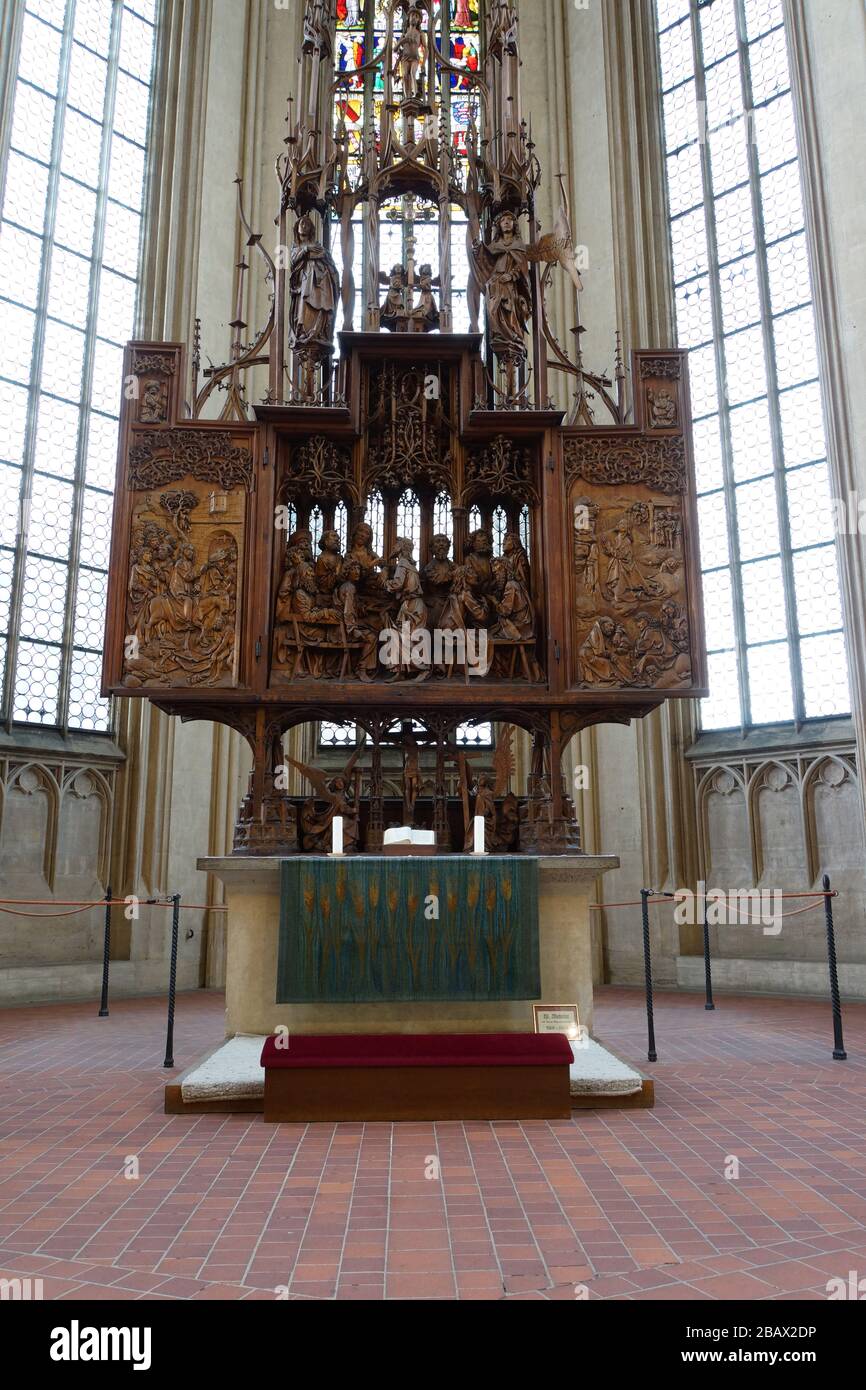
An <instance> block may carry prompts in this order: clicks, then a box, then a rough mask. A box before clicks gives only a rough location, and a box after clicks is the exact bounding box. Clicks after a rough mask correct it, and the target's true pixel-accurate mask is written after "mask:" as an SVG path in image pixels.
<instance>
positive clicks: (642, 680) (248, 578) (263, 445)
mask: <svg viewBox="0 0 866 1390" xmlns="http://www.w3.org/2000/svg"><path fill="white" fill-rule="evenodd" d="M436 13H437V14H438V10H437V12H436ZM485 19H486V34H487V46H486V59H485V62H484V64H483V66H482V68H481V70H480V71H479V72H477V73H472V74H469V75H467V73H466V71H465V69H460V79H461V81H465V82H466V83H467V84H468V87H469V89H470V97H469V99H470V104H471V109H472V112H473V116H472V120H471V122H470V127H469V131H468V134H467V139H466V152H465V159H464V160H463V162H462V163H459V162H458V161H455V159H454V156H453V146H452V144H451V143H450V141H449V140H448V137H447V130H446V128H445V127H446V122H445V119H444V116H443V114H442V112H441V110H440V107H439V100H438V93H439V91H440V89H441V85H442V84H443V83H444V82H447V81H450V80H451V78H452V76H453V74H454V72H455V71H456V69H452V68H451V66H450V64H449V62H448V61H447V60H446V59H445V58H443V57H442V51H448V50H447V49H442V48H441V45H439V46H437V45H436V44H434V43H430V42H428V36H429V34H430V31H431V27H433V26H435V25H437V24H439V23H440V22H441V21H440V20H439V19H437V18H436V16H435V15H434V12H433V7H432V4H431V0H423V3H422V0H419V3H417V4H410V3H407V2H406V0H394V3H393V4H392V5H391V7H390V11H389V15H388V24H387V32H386V34H385V36H384V39H383V45H382V47H381V48H380V50H379V51H378V52H377V55H376V56H375V57H374V58H373V59H372V60H371V64H370V65H366V66H367V67H369V66H371V65H372V67H374V68H375V67H376V66H377V65H378V66H379V68H380V69H381V79H382V87H383V89H384V101H383V103H382V113H381V126H380V128H379V129H378V130H375V131H374V130H373V129H372V128H371V129H370V130H369V132H368V138H367V139H366V140H365V142H364V144H363V156H362V158H361V160H360V162H357V163H356V164H355V166H353V165H352V162H351V161H350V159H349V142H348V135H347V133H346V130H345V128H344V126H343V123H342V121H341V120H338V121H337V125H336V130H335V133H334V134H333V135H332V134H331V133H330V131H329V126H330V118H329V114H328V113H330V112H331V111H332V110H333V109H334V103H335V99H336V102H337V109H338V111H339V109H340V105H339V102H340V93H341V84H342V83H344V82H345V83H348V82H349V81H350V80H351V76H352V74H348V75H347V74H340V75H338V76H337V77H336V78H334V77H333V75H332V74H333V58H332V54H333V47H334V39H335V30H334V26H335V22H336V14H335V11H334V7H333V5H332V4H331V3H330V0H310V3H308V4H307V9H306V17H305V30H304V32H305V41H304V47H303V52H302V54H301V57H300V83H299V88H298V96H297V100H296V102H295V103H294V108H295V110H296V111H298V113H299V114H298V116H297V118H295V117H294V116H293V115H292V112H291V107H290V118H289V135H288V138H287V140H286V153H285V155H284V156H282V157H281V159H280V160H279V161H278V164H277V172H278V176H279V181H280V192H281V196H280V203H279V214H278V218H277V226H278V241H279V246H280V247H284V248H288V249H287V251H286V254H285V255H281V254H279V248H278V252H277V254H275V255H274V256H272V255H271V254H270V252H269V250H268V249H267V246H266V243H265V241H264V239H263V238H262V236H261V235H260V234H256V233H253V232H252V230H251V228H250V227H249V225H248V223H247V221H246V218H245V215H244V212H243V208H242V207H241V209H240V218H241V223H242V226H243V227H244V229H245V232H246V234H247V255H246V257H245V258H242V260H241V262H240V264H239V265H238V267H237V270H236V294H235V305H234V321H233V323H232V334H233V336H232V342H231V348H230V353H229V358H228V360H227V361H226V363H225V364H224V365H222V366H219V367H213V366H210V367H208V368H207V369H206V370H205V371H202V367H201V360H200V358H201V353H200V348H199V339H200V334H199V329H198V325H197V326H196V335H195V341H194V344H193V351H192V354H191V356H190V366H189V369H188V366H187V354H186V351H185V348H184V347H183V345H181V344H176V343H143V342H135V343H131V344H130V345H129V347H128V349H127V354H126V362H125V374H126V379H127V382H128V383H129V382H131V383H132V384H133V389H131V390H130V389H127V391H126V392H125V397H126V399H125V403H124V409H123V416H122V422H121V442H120V453H119V461H118V475H117V499H116V508H115V516H114V530H113V540H112V560H111V579H110V585H109V604H108V619H107V632H106V646H105V663H104V692H105V693H111V694H114V695H122V696H126V697H129V696H136V697H137V696H143V697H145V698H147V699H150V700H152V701H153V702H154V703H155V704H157V705H158V706H159V707H160V708H161V709H163V710H165V711H167V712H169V713H171V714H176V715H179V716H180V717H181V718H182V719H210V720H216V721H219V722H222V723H225V724H227V725H229V726H231V727H233V728H235V729H237V730H238V731H239V732H240V733H242V734H243V735H244V736H245V738H246V739H247V740H248V742H249V744H250V747H251V749H252V752H253V760H254V761H253V770H252V773H251V778H250V786H249V791H248V794H247V796H246V798H245V800H244V803H243V805H242V807H241V811H240V816H239V820H238V825H237V830H236V838H235V848H236V851H237V852H239V853H293V852H296V851H297V852H306V851H316V850H319V851H321V850H323V849H328V848H329V847H330V827H331V822H332V820H333V817H334V816H335V815H342V816H343V821H344V835H345V844H346V849H347V850H349V851H363V850H374V851H375V850H379V849H380V848H381V846H382V837H383V831H384V829H385V825H386V815H387V812H386V798H385V792H384V786H383V771H382V758H383V754H384V753H385V752H386V751H387V750H388V749H393V748H394V747H395V746H397V747H398V748H399V749H401V750H402V760H403V808H402V809H403V817H406V816H408V817H410V818H411V817H413V816H414V812H415V806H416V803H417V800H418V795H419V792H420V789H421V773H420V763H419V754H420V752H421V751H422V750H427V752H428V755H429V757H430V758H431V759H432V764H433V771H432V774H431V778H430V783H431V785H430V788H429V790H430V791H431V792H432V796H431V799H430V804H431V805H432V828H433V829H434V830H435V831H436V838H437V845H438V846H439V848H441V849H452V850H456V851H462V850H463V849H464V848H471V836H468V835H467V832H468V830H469V825H470V820H471V817H472V815H474V814H478V815H483V816H484V818H485V824H486V826H487V844H488V848H492V849H498V850H505V851H521V850H523V851H534V852H538V851H542V852H551V851H554V852H575V851H577V850H578V849H579V832H578V830H577V827H576V825H575V822H574V810H573V805H572V802H571V798H570V796H569V794H568V790H567V788H566V787H565V785H564V783H563V778H562V773H561V758H562V754H563V751H564V750H565V748H566V746H567V744H568V742H569V740H570V739H571V738H572V736H573V735H574V734H575V733H576V732H578V731H579V730H580V729H583V728H585V727H587V726H588V725H591V724H596V723H602V722H606V721H616V722H621V723H627V722H628V721H629V720H631V719H632V718H637V717H642V716H644V715H646V714H647V713H648V712H649V711H650V710H652V709H655V708H656V707H657V706H658V705H659V704H660V703H661V702H662V701H663V700H664V699H667V698H670V697H672V696H679V697H683V696H700V695H702V694H704V693H706V680H705V656H704V648H703V636H702V619H701V603H700V583H699V573H698V563H697V539H696V503H695V493H694V482H693V467H692V453H691V438H690V429H689V420H690V407H689V396H688V380H687V370H686V356H685V354H684V353H682V352H677V351H657V350H652V351H634V352H632V354H631V383H632V386H631V392H630V393H629V391H628V390H627V387H626V381H627V372H626V370H625V366H624V363H623V360H622V357H621V355H620V351H619V345H618V343H617V348H616V372H615V380H614V381H611V380H609V379H608V378H606V377H605V376H603V375H600V374H597V373H593V372H591V371H589V370H588V369H587V368H586V367H585V366H584V363H583V361H582V358H581V355H580V352H579V351H578V355H577V358H576V359H575V360H573V359H571V358H570V357H569V356H568V355H567V354H566V353H565V351H564V350H563V349H562V347H561V346H560V344H559V342H558V341H557V339H556V337H555V336H554V334H553V332H552V330H551V327H550V324H549V321H548V317H547V311H546V304H545V297H546V291H547V288H548V284H549V281H550V277H551V275H552V274H553V273H554V270H555V267H556V266H557V265H559V266H560V268H561V269H562V270H563V271H564V272H565V273H566V274H568V275H569V276H570V278H571V280H572V282H573V283H574V285H575V294H576V295H577V293H578V290H579V287H580V277H579V274H578V271H577V266H576V261H575V252H574V246H573V243H572V238H571V231H570V226H569V219H568V208H567V204H566V202H565V198H564V194H563V203H562V208H561V211H560V214H559V217H558V219H557V222H556V226H555V228H554V230H553V231H552V232H550V233H548V234H542V229H541V227H540V226H539V224H538V222H537V219H536V210H535V194H536V190H537V187H538V184H539V181H540V177H541V172H540V169H539V167H538V161H537V159H536V156H535V153H534V147H533V144H532V140H531V136H530V135H529V132H528V128H527V126H526V123H525V122H524V121H523V119H522V115H521V111H520V95H519V64H520V58H519V38H518V30H517V22H516V15H515V13H514V9H513V6H512V5H510V4H508V3H506V0H493V2H492V3H489V4H488V5H487V7H486V16H485ZM560 186H562V185H561V184H560ZM396 199H400V200H402V206H403V209H404V214H405V216H406V217H408V218H409V219H412V218H414V216H415V214H416V210H417V208H418V207H420V206H421V205H422V204H426V205H427V206H428V208H430V209H432V213H431V215H435V216H436V217H437V218H438V222H439V245H440V256H439V265H438V273H434V269H433V267H432V266H430V265H423V266H416V265H415V262H414V250H413V248H414V236H413V235H412V231H413V228H412V227H411V226H410V227H409V232H410V235H409V237H408V241H407V244H408V246H409V254H408V257H407V262H408V263H407V264H406V265H405V266H397V267H394V268H393V269H391V271H390V273H389V274H387V275H383V274H382V272H381V270H380V266H379V219H380V213H381V209H382V207H383V206H384V205H385V204H386V202H387V203H389V204H391V205H393V203H394V200H396ZM454 207H458V208H462V209H463V211H464V212H465V215H466V219H467V225H468V229H469V230H468V248H467V249H468V255H469V265H470V281H469V285H468V287H466V288H467V290H468V294H467V303H468V305H469V312H470V331H469V332H468V333H454V332H452V331H450V330H451V326H452V320H453V303H452V291H453V286H452V269H451V267H452V255H451V237H452V230H453V229H452V226H451V216H452V212H451V210H452V208H454ZM359 216H360V217H361V218H362V222H363V229H364V243H365V257H364V259H365V271H364V285H363V289H364V294H365V297H366V307H365V309H364V315H363V323H362V325H361V326H360V327H359V329H357V330H356V329H355V327H354V324H353V321H352V313H353V307H354V302H355V285H354V280H353V275H352V271H351V269H348V267H351V265H352V263H353V238H354V235H355V231H354V229H355V226H356V224H357V221H358V218H359ZM338 245H339V253H340V254H339V261H340V264H342V265H343V266H345V267H347V270H346V271H345V273H344V274H343V275H342V276H341V275H340V273H339V272H338V269H337V263H336V257H335V254H334V253H335V252H336V251H337V248H338ZM255 256H259V257H260V258H261V260H262V262H263V265H264V269H265V273H266V275H267V278H268V282H269V285H270V290H271V301H270V303H271V308H270V313H269V316H268V319H267V322H266V324H265V325H264V327H263V328H262V329H261V330H260V331H259V332H256V333H254V334H252V338H251V341H247V340H246V337H247V335H246V329H247V325H246V323H245V322H244V318H243V315H244V306H245V303H246V300H247V295H248V289H249V286H248V277H249V272H250V267H251V264H252V260H253V257H255ZM341 304H342V309H343V323H344V328H343V331H341V332H340V333H339V334H337V333H336V332H335V329H336V319H337V312H338V307H339V306H340V305H341ZM482 329H483V332H482ZM576 336H577V341H578V342H579V337H580V335H579V333H578V334H577V335H576ZM552 370H557V371H561V372H563V373H565V374H566V376H567V377H568V378H569V379H570V380H571V381H572V383H573V386H574V406H573V408H572V410H571V412H570V413H569V414H568V416H567V417H566V415H565V414H564V413H563V412H560V411H558V410H556V409H554V407H553V404H552V402H551V400H550V398H549V388H548V380H549V373H550V372H551V371H552ZM260 375H261V376H262V377H263V380H262V386H264V384H265V381H266V383H267V389H266V391H265V393H264V397H263V399H262V400H261V401H260V402H259V403H257V404H251V401H250V396H251V392H252V390H253V388H254V385H255V383H256V382H257V381H258V378H259V376H260ZM629 394H630V395H631V398H632V399H631V403H629V401H628V396H629ZM596 410H601V411H603V412H604V415H605V419H604V420H603V421H597V420H596V418H595V411H596ZM311 721H335V722H338V723H339V722H347V721H350V722H354V723H356V724H357V726H358V727H359V729H360V730H361V731H362V733H363V746H362V750H361V751H362V752H363V758H360V760H359V754H358V753H357V752H356V753H353V755H352V758H351V759H349V762H348V764H347V767H346V768H345V769H344V770H343V772H342V773H338V774H336V775H335V774H333V772H328V771H326V770H325V769H323V768H317V767H314V766H306V765H304V764H298V763H295V764H294V766H295V767H296V768H297V769H298V770H299V771H300V772H302V773H303V774H304V775H305V776H306V777H307V779H308V782H309V786H310V792H309V795H308V796H307V798H306V799H303V798H299V799H294V798H290V797H289V796H288V795H287V792H286V789H285V781H286V779H285V768H286V765H287V761H286V754H285V751H284V742H283V736H284V735H285V733H286V732H287V731H288V730H290V729H292V728H293V727H295V726H296V725H298V724H302V723H309V722H311ZM468 721H479V722H482V721H483V722H491V723H492V724H493V725H494V726H495V727H496V728H497V729H498V730H499V731H500V733H499V738H498V743H497V753H496V757H495V771H494V773H493V774H492V775H491V774H487V775H485V774H481V775H479V776H477V777H476V776H475V774H474V773H473V771H472V766H471V761H470V760H469V759H468V757H467V754H466V752H465V750H462V749H461V748H460V747H459V745H458V742H457V738H456V731H457V729H458V727H459V726H461V725H464V724H466V723H467V722H468ZM515 727H517V728H521V729H524V730H526V731H527V732H528V733H529V734H530V736H531V739H532V750H533V751H532V757H531V769H530V773H529V776H528V779H527V785H526V786H525V787H520V788H518V787H516V786H514V785H513V782H514V778H513V760H512V757H511V745H512V737H511V734H512V730H513V728H515ZM289 763H290V764H291V760H289ZM449 773H450V774H451V775H450V777H449ZM455 773H456V779H455ZM455 786H456V787H457V789H458V791H457V794H456V795H455V794H454V791H453V789H454V787H455ZM449 787H450V788H451V789H452V790H451V794H450V795H449V790H448V789H449ZM398 819H400V818H398Z"/></svg>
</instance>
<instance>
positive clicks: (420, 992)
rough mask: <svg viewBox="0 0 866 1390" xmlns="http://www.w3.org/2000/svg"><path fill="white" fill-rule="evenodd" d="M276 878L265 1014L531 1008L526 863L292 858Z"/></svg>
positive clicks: (534, 971) (533, 873)
mask: <svg viewBox="0 0 866 1390" xmlns="http://www.w3.org/2000/svg"><path fill="white" fill-rule="evenodd" d="M280 868H281V894H280V937H279V958H278V965H277V992H276V1001H275V1002H276V1003H278V1004H306V1003H320V1004H366V1003H385V1002H392V1003H399V1002H405V1001H408V1000H418V1001H419V1002H421V1001H425V1002H445V1001H455V1000H461V999H462V1000H472V999H486V1000H508V999H538V998H540V995H541V983H540V971H539V959H538V865H537V863H536V861H535V860H534V859H519V858H510V857H500V856H492V855H491V856H485V857H483V858H482V857H479V858H477V859H473V858H466V857H461V856H455V857H454V858H448V857H443V858H438V857H437V858H432V857H431V858H415V859H413V858H408V857H407V858H400V857H394V858H387V857H373V856H364V857H358V858H346V859H340V858H333V859H327V858H322V859H318V858H317V859H308V860H306V861H305V860H304V859H303V858H301V857H298V858H296V859H286V860H284V861H283V862H282V864H281V866H280ZM437 912H438V916H437Z"/></svg>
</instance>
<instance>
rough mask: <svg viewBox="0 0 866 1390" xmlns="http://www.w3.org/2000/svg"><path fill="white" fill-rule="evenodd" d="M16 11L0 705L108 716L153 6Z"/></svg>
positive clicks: (80, 5) (55, 4)
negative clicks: (108, 641)
mask: <svg viewBox="0 0 866 1390" xmlns="http://www.w3.org/2000/svg"><path fill="white" fill-rule="evenodd" d="M26 11H27V12H26V13H25V15H24V18H23V23H22V26H21V29H20V35H21V46H20V50H19V51H18V52H17V53H16V54H15V55H13V59H14V60H16V61H15V62H14V67H15V69H16V77H15V86H14V91H13V93H12V130H11V148H10V151H9V156H8V161H7V165H6V177H5V184H4V187H3V189H2V201H0V208H2V216H0V334H2V338H3V342H4V365H3V376H4V377H5V378H7V379H6V380H0V588H2V594H0V627H2V629H3V633H4V640H3V644H2V651H0V660H2V662H4V663H5V664H6V667H7V668H8V669H7V681H6V685H5V686H4V685H3V684H2V683H0V691H2V692H4V694H3V704H2V708H0V719H4V720H8V719H9V718H10V717H11V719H12V720H13V721H23V722H25V723H34V724H43V725H59V726H61V727H62V728H69V729H73V730H75V729H78V730H84V731H96V730H106V729H108V728H109V726H110V719H111V712H110V709H109V705H108V702H107V701H105V700H102V699H100V697H99V683H100V674H101V673H100V668H101V662H102V652H101V648H102V643H103V628H104V621H105V582H106V574H105V571H106V568H107V565H108V544H109V534H110V529H111V513H112V500H113V491H114V479H115V471H116V453H117V428H118V426H117V414H118V408H119V404H120V397H121V391H122V385H123V383H122V358H123V345H124V344H125V343H126V341H127V340H128V339H129V338H130V337H131V336H132V333H133V330H134V321H135V308H136V292H137V287H136V280H137V275H138V266H139V248H140V241H141V228H142V219H141V208H140V203H141V195H142V189H143V182H144V161H145V151H144V148H143V147H144V143H145V141H146V136H147V122H148V114H149V104H150V90H151V87H150V82H151V65H152V61H153V53H154V23H155V20H156V14H155V10H154V6H153V4H152V3H151V0H136V3H135V4H134V5H132V6H129V5H122V4H120V3H114V4H112V3H109V0H74V3H73V0H27V6H26ZM63 54H68V57H69V61H68V63H66V62H61V57H62V55H63ZM112 54H115V55H117V54H119V63H118V62H117V60H116V59H112V57H111V55H112ZM112 61H114V62H115V63H116V70H115V71H111V64H112ZM43 89H45V90H43ZM121 202H123V203H128V204H130V206H129V207H123V206H121ZM10 378H11V379H10ZM16 547H18V548H23V564H21V565H20V566H18V567H17V568H16V566H15V564H14V563H13V562H14V557H15V553H16ZM71 575H74V576H75V583H74V585H73V583H72V582H71V579H70V576H71ZM10 612H20V621H19V626H18V630H17V631H16V632H12V633H9V632H8V631H7V630H6V628H7V624H8V621H9V613H10ZM61 691H68V698H67V699H66V703H65V707H61V705H60V703H59V701H60V695H61ZM7 695H8V705H7V702H6V697H7ZM9 706H11V708H10V707H9Z"/></svg>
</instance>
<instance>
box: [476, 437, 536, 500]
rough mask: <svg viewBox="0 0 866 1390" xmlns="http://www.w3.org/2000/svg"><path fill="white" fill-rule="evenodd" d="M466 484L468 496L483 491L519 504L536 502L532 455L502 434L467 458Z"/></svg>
mask: <svg viewBox="0 0 866 1390" xmlns="http://www.w3.org/2000/svg"><path fill="white" fill-rule="evenodd" d="M466 481H467V488H466V491H467V492H474V491H479V490H483V491H485V492H488V493H492V494H494V495H496V496H508V497H513V498H515V499H516V500H518V501H520V502H534V503H537V502H538V491H537V489H536V487H535V484H534V483H533V481H532V455H531V453H530V451H529V449H521V448H520V447H519V446H518V445H517V444H515V443H514V441H513V440H511V439H508V438H507V437H506V436H505V435H504V434H499V435H497V436H496V438H495V439H494V440H492V441H491V443H490V444H488V446H487V448H486V449H479V450H477V451H476V452H475V453H472V454H470V456H469V460H468V463H467V467H466Z"/></svg>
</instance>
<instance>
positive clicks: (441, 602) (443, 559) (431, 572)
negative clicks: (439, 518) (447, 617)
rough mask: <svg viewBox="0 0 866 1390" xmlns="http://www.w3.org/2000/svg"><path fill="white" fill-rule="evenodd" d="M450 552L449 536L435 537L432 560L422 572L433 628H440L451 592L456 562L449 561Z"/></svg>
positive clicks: (432, 542)
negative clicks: (441, 618)
mask: <svg viewBox="0 0 866 1390" xmlns="http://www.w3.org/2000/svg"><path fill="white" fill-rule="evenodd" d="M450 550H451V541H450V540H449V538H448V537H447V536H445V535H439V536H434V537H433V539H432V541H431V542H430V551H431V554H432V559H430V560H428V561H427V564H426V565H425V566H424V569H423V571H422V579H423V582H424V597H425V598H426V600H427V608H428V611H429V615H430V626H431V628H436V627H438V625H439V619H440V617H441V616H442V610H443V608H444V607H445V604H446V602H447V599H448V595H449V594H450V592H451V584H452V581H453V578H454V570H455V569H456V566H455V564H454V561H453V560H451V559H449V551H450Z"/></svg>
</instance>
